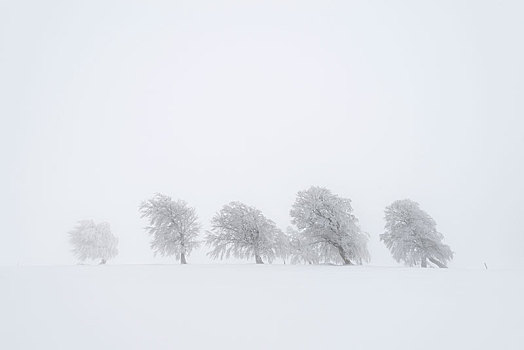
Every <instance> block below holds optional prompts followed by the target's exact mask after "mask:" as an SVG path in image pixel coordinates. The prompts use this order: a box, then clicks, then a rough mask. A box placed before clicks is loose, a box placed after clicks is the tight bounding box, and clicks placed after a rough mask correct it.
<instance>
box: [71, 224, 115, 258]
mask: <svg viewBox="0 0 524 350" xmlns="http://www.w3.org/2000/svg"><path fill="white" fill-rule="evenodd" d="M69 242H70V243H71V245H72V246H73V250H72V251H73V254H74V255H75V256H76V257H77V258H78V260H80V261H85V260H100V264H105V263H106V262H107V260H109V259H111V258H114V257H115V256H117V254H118V249H117V245H118V238H117V237H116V236H114V235H113V234H112V233H111V228H110V226H109V224H108V223H107V222H102V223H100V224H95V222H94V221H93V220H82V221H79V222H78V224H77V225H76V227H75V228H74V229H73V230H71V231H69Z"/></svg>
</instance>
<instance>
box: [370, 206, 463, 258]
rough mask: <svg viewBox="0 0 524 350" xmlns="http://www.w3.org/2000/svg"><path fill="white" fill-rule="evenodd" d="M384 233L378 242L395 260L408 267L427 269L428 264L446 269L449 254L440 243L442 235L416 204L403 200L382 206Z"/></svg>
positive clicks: (450, 255) (447, 248)
mask: <svg viewBox="0 0 524 350" xmlns="http://www.w3.org/2000/svg"><path fill="white" fill-rule="evenodd" d="M385 213H386V226H385V229H386V232H384V233H383V234H381V235H380V240H381V241H382V242H384V244H385V245H386V247H388V249H389V250H390V251H391V254H392V255H393V258H395V260H396V261H403V262H404V263H405V264H406V265H408V266H417V265H420V266H422V267H427V264H428V261H430V262H432V263H433V264H435V265H436V266H438V267H447V265H446V264H447V262H448V261H450V260H451V259H453V252H452V251H451V249H450V248H449V246H447V245H446V244H444V243H443V242H442V240H443V239H444V236H443V235H442V234H441V233H440V232H438V231H437V228H436V226H437V224H436V223H435V220H433V218H431V216H429V215H428V214H427V213H426V212H425V211H424V210H422V209H420V207H419V205H418V203H416V202H414V201H412V200H409V199H403V200H398V201H395V202H393V203H392V204H391V205H390V206H388V207H386V210H385Z"/></svg>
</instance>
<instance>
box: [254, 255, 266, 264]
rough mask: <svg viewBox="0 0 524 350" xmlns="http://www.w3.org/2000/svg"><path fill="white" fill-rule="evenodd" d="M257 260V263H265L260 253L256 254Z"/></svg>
mask: <svg viewBox="0 0 524 350" xmlns="http://www.w3.org/2000/svg"><path fill="white" fill-rule="evenodd" d="M255 261H256V263H257V264H263V263H264V262H263V261H262V258H261V257H260V255H258V254H255Z"/></svg>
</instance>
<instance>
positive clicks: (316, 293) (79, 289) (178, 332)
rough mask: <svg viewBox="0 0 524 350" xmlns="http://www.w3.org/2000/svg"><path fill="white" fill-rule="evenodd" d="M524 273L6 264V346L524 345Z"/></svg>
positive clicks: (0, 276) (1, 316) (2, 273)
mask: <svg viewBox="0 0 524 350" xmlns="http://www.w3.org/2000/svg"><path fill="white" fill-rule="evenodd" d="M523 276H524V273H523V271H522V270H454V269H405V268H383V267H341V266H306V265H297V266H293V265H262V266H258V265H220V264H216V265H187V266H180V265H113V266H112V265H107V266H49V267H1V268H0V286H1V288H0V310H1V313H0V330H1V334H2V335H1V337H0V348H1V349H97V350H99V349H210V348H214V349H523V348H524V332H523V331H522V330H523V327H524V323H523V318H522V315H524V301H523V299H522V296H523V295H524V278H523Z"/></svg>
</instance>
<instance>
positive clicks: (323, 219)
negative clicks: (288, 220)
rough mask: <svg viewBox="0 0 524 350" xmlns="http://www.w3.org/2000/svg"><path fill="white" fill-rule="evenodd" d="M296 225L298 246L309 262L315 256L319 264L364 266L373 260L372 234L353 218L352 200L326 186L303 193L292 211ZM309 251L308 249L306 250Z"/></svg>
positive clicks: (311, 188) (300, 193) (293, 221)
mask: <svg viewBox="0 0 524 350" xmlns="http://www.w3.org/2000/svg"><path fill="white" fill-rule="evenodd" d="M290 214H291V217H292V218H293V220H292V223H293V224H294V225H296V227H297V228H298V232H299V234H300V235H298V236H296V237H298V243H297V244H298V246H299V247H300V249H301V250H303V251H305V254H306V255H305V256H307V257H308V258H307V259H304V258H301V259H302V260H304V261H307V262H312V263H313V262H316V261H314V260H313V259H312V256H314V255H315V254H316V255H317V256H318V261H319V262H324V263H343V264H344V265H352V264H362V262H364V261H366V262H367V261H369V252H368V249H367V242H368V235H367V234H366V233H364V232H362V231H361V229H360V227H359V226H358V220H357V218H356V217H355V215H353V208H352V207H351V200H350V199H347V198H341V197H339V196H337V195H335V194H333V193H331V191H329V190H328V189H326V188H322V187H310V188H309V189H308V190H305V191H300V192H298V194H297V199H296V201H295V203H294V204H293V207H292V209H291V212H290ZM304 249H305V250H304Z"/></svg>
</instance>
